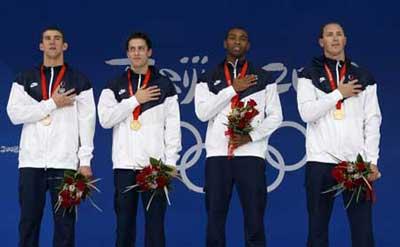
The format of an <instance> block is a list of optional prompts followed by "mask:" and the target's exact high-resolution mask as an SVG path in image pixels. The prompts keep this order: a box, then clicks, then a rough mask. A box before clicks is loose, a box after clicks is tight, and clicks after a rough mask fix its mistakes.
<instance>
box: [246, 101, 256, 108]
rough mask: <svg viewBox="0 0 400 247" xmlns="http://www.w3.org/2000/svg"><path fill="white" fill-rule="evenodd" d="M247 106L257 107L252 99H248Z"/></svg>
mask: <svg viewBox="0 0 400 247" xmlns="http://www.w3.org/2000/svg"><path fill="white" fill-rule="evenodd" d="M247 105H248V106H250V107H254V106H256V105H257V103H256V101H255V100H253V99H250V100H249V101H247Z"/></svg>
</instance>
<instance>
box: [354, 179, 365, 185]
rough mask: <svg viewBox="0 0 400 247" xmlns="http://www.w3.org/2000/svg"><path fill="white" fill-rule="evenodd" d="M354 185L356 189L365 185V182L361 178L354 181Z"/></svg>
mask: <svg viewBox="0 0 400 247" xmlns="http://www.w3.org/2000/svg"><path fill="white" fill-rule="evenodd" d="M353 183H354V186H355V187H358V186H360V185H362V184H363V183H364V180H363V179H362V178H359V179H356V180H354V181H353Z"/></svg>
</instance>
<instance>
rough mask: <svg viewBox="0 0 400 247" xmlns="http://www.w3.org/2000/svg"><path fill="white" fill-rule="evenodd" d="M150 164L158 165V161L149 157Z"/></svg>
mask: <svg viewBox="0 0 400 247" xmlns="http://www.w3.org/2000/svg"><path fill="white" fill-rule="evenodd" d="M150 164H151V165H153V166H157V165H159V164H160V161H159V160H158V159H155V158H153V157H150Z"/></svg>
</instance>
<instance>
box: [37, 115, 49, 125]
mask: <svg viewBox="0 0 400 247" xmlns="http://www.w3.org/2000/svg"><path fill="white" fill-rule="evenodd" d="M40 122H41V123H42V124H43V125H44V126H49V125H50V124H51V117H50V115H47V116H46V117H45V118H43V119H42V120H41V121H40Z"/></svg>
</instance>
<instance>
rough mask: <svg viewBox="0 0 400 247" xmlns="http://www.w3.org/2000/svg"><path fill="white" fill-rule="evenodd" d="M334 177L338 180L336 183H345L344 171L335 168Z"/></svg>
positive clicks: (333, 170)
mask: <svg viewBox="0 0 400 247" xmlns="http://www.w3.org/2000/svg"><path fill="white" fill-rule="evenodd" d="M332 176H333V177H334V178H335V179H336V181H337V182H338V183H342V182H344V181H345V179H346V178H345V176H344V172H343V170H342V169H339V168H338V167H334V168H333V169H332Z"/></svg>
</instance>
